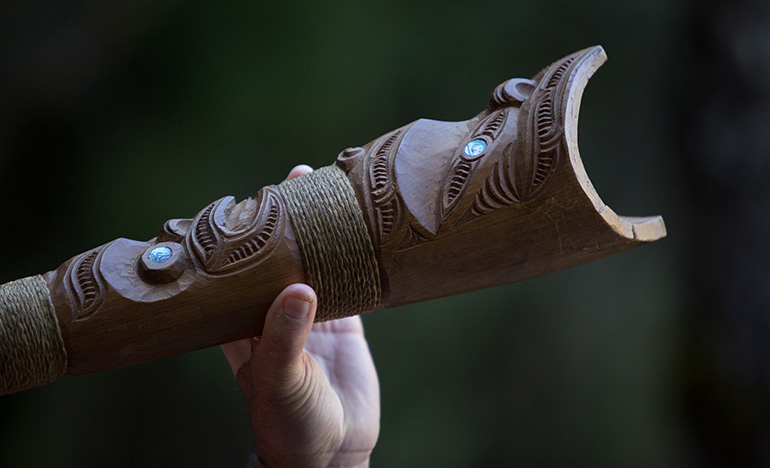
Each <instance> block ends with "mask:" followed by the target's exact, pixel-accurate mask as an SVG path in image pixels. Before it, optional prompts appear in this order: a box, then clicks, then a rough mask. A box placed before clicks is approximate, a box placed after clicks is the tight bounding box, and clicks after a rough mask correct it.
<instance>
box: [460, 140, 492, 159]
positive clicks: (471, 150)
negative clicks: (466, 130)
mask: <svg viewBox="0 0 770 468" xmlns="http://www.w3.org/2000/svg"><path fill="white" fill-rule="evenodd" d="M485 149H487V142H486V141H484V140H482V139H476V140H471V141H470V142H468V144H467V145H465V148H464V149H463V154H465V156H467V159H469V160H473V159H476V158H478V157H479V156H481V154H482V153H483V152H484V150H485Z"/></svg>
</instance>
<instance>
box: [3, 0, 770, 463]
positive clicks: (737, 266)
mask: <svg viewBox="0 0 770 468" xmlns="http://www.w3.org/2000/svg"><path fill="white" fill-rule="evenodd" d="M594 44H602V45H603V46H604V47H605V49H606V50H607V52H608V54H609V57H610V60H609V62H608V63H607V64H606V65H605V67H603V68H602V70H600V71H599V72H598V73H597V75H596V76H595V77H594V78H593V79H592V80H591V83H590V85H589V87H588V89H587V90H586V95H585V98H584V100H583V109H582V112H581V125H580V132H581V134H580V139H581V141H580V145H581V153H582V155H583V159H584V162H585V165H586V168H587V172H588V173H589V174H590V175H591V178H592V180H593V182H594V184H595V186H596V187H597V190H598V191H599V193H600V194H601V195H602V197H603V199H604V200H605V201H606V202H607V203H608V204H609V205H610V206H612V207H613V209H614V210H615V211H616V212H618V213H620V214H625V215H649V214H656V213H660V214H662V215H663V216H664V218H665V219H666V222H667V226H668V229H669V237H668V238H667V239H666V240H664V241H661V242H658V243H655V244H653V245H650V246H646V247H643V248H639V249H636V250H633V251H629V252H626V253H623V254H620V255H616V256H613V257H610V258H607V259H604V260H601V261H598V262H594V263H591V264H588V265H585V266H581V267H579V268H576V269H572V270H567V271H563V272H560V273H557V274H553V275H549V276H546V277H542V278H537V279H534V280H530V281H526V282H523V283H518V284H513V285H509V286H505V287H499V288H495V289H492V290H486V291H481V292H477V293H472V294H466V295H462V296H458V297H452V298H447V299H443V300H437V301H433V302H429V303H424V304H416V305H413V306H409V307H402V308H397V309H390V310H382V311H378V312H376V313H373V314H370V315H368V316H366V317H365V318H364V322H365V327H366V330H367V335H368V338H369V341H370V344H371V347H372V351H373V353H374V356H375V361H376V363H377V366H378V370H379V374H380V379H381V385H382V405H383V418H382V432H381V436H380V442H379V444H378V447H377V448H376V450H375V452H374V455H373V460H372V466H374V467H394V466H398V467H447V466H451V467H469V468H470V467H490V466H608V467H614V466H705V465H708V466H738V465H747V466H765V465H768V464H770V450H768V447H770V444H768V442H769V441H770V438H769V437H768V436H770V431H768V422H770V415H769V414H768V409H769V408H768V401H770V400H768V389H770V384H769V383H768V382H769V381H770V372H768V363H770V353H769V350H770V347H768V346H767V343H768V340H767V337H768V336H769V335H770V314H768V312H770V297H769V296H770V294H769V293H768V290H770V252H769V249H768V247H767V240H768V238H770V237H769V236H768V235H770V226H768V224H769V223H770V222H769V221H768V219H769V218H770V217H769V216H768V201H770V191H769V189H768V188H767V185H768V184H767V183H766V180H767V176H768V175H770V174H769V173H770V169H769V168H770V164H769V163H768V160H769V156H768V148H770V144H768V143H770V142H769V141H768V139H769V138H770V137H769V136H768V135H769V134H770V132H768V131H767V127H768V123H770V117H769V116H770V105H768V97H769V96H770V13H769V12H768V7H767V6H766V2H760V1H748V0H740V1H737V2H730V3H729V6H728V5H727V4H726V2H725V4H724V5H723V4H722V2H718V1H716V0H715V1H700V2H699V1H695V0H672V1H667V2H647V1H641V0H630V1H626V2H614V1H609V0H584V1H582V2H574V1H567V0H553V1H550V2H535V1H529V2H524V1H521V0H516V1H505V2H503V1H486V0H481V1H477V2H472V3H469V2H457V1H443V2H436V1H424V2H414V1H404V0H396V1H391V2H379V3H374V2H371V3H369V2H354V1H350V0H348V1H341V2H334V3H324V2H239V1H234V0H229V1H222V2H204V1H199V0H164V1H148V0H134V1H117V2H109V3H107V2H99V1H95V0H70V1H64V2H62V1H58V2H53V1H50V0H27V1H23V2H22V1H19V0H9V1H6V2H3V3H2V4H0V213H2V216H3V219H4V221H3V229H0V246H2V261H0V280H2V281H8V280H11V279H15V278H18V277H22V276H26V275H30V274H35V273H39V272H43V271H47V270H50V269H52V268H55V267H56V266H58V265H59V264H60V263H61V262H63V261H64V260H66V259H67V258H69V257H70V256H72V255H73V254H75V253H78V252H82V251H84V250H87V249H89V248H91V247H93V246H96V245H99V244H102V243H105V242H108V241H110V240H112V239H114V238H116V237H128V238H134V239H146V238H149V237H152V236H153V235H154V233H155V232H156V231H157V229H158V228H159V227H160V226H161V225H162V223H163V222H164V221H165V220H166V219H168V218H172V217H189V216H192V215H194V214H195V213H196V212H197V211H198V210H199V209H200V208H201V207H203V206H204V205H205V204H206V203H208V202H209V201H211V200H214V199H216V198H219V197H221V196H223V195H226V194H232V195H234V196H236V197H237V198H239V199H240V198H243V197H245V196H248V195H251V194H254V193H255V192H256V191H257V189H258V188H260V187H262V186H263V185H267V184H271V183H276V182H278V181H280V180H281V179H282V178H283V177H284V176H285V174H286V173H287V172H288V171H289V169H291V167H292V166H294V165H295V164H297V163H300V162H306V163H309V164H311V165H314V166H316V167H318V166H322V165H326V164H329V163H331V162H332V161H333V159H334V158H335V157H336V155H337V153H338V152H339V151H340V150H341V149H342V148H345V147H347V146H354V145H360V144H363V143H366V142H368V141H369V140H371V139H373V138H375V137H377V136H379V135H381V134H382V133H384V132H386V131H389V130H391V129H393V128H396V127H398V126H401V125H403V124H405V123H408V122H410V121H412V120H415V119H417V118H420V117H430V118H435V119H444V120H461V119H466V118H469V117H470V116H472V115H475V114H476V113H477V112H478V111H479V110H481V109H482V108H483V106H484V105H485V104H486V102H487V97H488V95H489V93H490V92H491V90H492V89H494V87H495V86H496V85H497V84H499V83H500V82H502V81H504V80H506V79H508V78H512V77H517V76H520V77H530V76H532V75H534V74H535V73H536V72H537V71H538V70H539V69H540V68H542V67H544V66H546V65H547V64H549V63H550V62H552V61H554V60H556V59H558V58H560V57H562V56H564V55H566V54H568V53H571V52H573V51H575V50H578V49H581V48H584V47H587V46H590V45H594ZM252 449H253V442H252V440H251V434H250V428H249V423H248V415H247V412H246V408H245V404H244V402H243V400H242V397H241V395H240V393H239V392H238V390H237V388H236V386H235V383H234V381H233V379H232V376H231V374H230V370H229V367H228V366H227V364H226V362H225V360H224V357H223V356H222V355H221V352H220V351H219V349H217V348H213V349H207V350H203V351H199V352H195V353H190V354H187V355H183V356H178V357H174V358H169V359H165V360H161V361H158V362H153V363H148V364H143V365H138V366H133V367H129V368H124V369H117V370H113V371H108V372H103V373H100V374H96V375H88V376H81V377H67V378H64V379H61V380H59V381H57V382H55V383H53V384H51V385H48V386H45V387H42V388H39V389H35V390H30V391H27V392H23V393H20V394H16V395H11V396H6V397H3V398H1V399H0V466H2V467H6V468H11V467H13V468H16V467H36V466H57V467H70V466H72V467H75V466H77V467H90V466H111V467H123V466H126V467H128V466H144V467H155V466H157V467H166V466H202V467H210V466H222V467H225V466H236V467H239V466H242V465H243V464H244V463H245V460H246V458H247V457H248V455H249V453H250V452H251V451H252Z"/></svg>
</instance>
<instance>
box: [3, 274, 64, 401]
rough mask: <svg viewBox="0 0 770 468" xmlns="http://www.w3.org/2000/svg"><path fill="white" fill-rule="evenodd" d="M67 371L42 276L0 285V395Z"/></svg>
mask: <svg viewBox="0 0 770 468" xmlns="http://www.w3.org/2000/svg"><path fill="white" fill-rule="evenodd" d="M66 371H67V352H66V350H65V349H64V340H63V339H62V336H61V330H60V329H59V321H58V319H57V318H56V313H55V312H54V308H53V304H52V303H51V294H50V292H49V291H48V285H47V284H46V282H45V280H44V279H43V277H42V276H40V275H37V276H30V277H28V278H22V279H20V280H16V281H11V282H10V283H5V284H3V285H2V286H0V395H6V394H9V393H14V392H19V391H21V390H26V389H28V388H32V387H37V386H39V385H43V384H46V383H48V382H51V381H53V380H55V379H57V378H59V377H61V376H62V375H64V374H65V372H66Z"/></svg>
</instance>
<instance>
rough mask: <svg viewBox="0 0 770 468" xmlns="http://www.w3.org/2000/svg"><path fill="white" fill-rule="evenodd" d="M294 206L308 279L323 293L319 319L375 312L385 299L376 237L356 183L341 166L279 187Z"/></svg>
mask: <svg viewBox="0 0 770 468" xmlns="http://www.w3.org/2000/svg"><path fill="white" fill-rule="evenodd" d="M278 189H279V190H280V192H281V195H282V196H283V198H284V200H285V201H286V205H287V207H288V210H289V217H290V218H291V224H292V227H293V228H294V233H295V235H296V237H297V245H298V246H299V250H300V254H301V256H302V263H303V264H304V266H305V272H306V273H307V278H308V284H309V285H310V286H311V287H313V289H315V291H316V294H317V295H318V312H317V313H316V321H317V322H324V321H327V320H333V319H337V318H342V317H348V316H350V315H356V314H362V313H364V312H371V311H373V310H375V309H377V308H378V307H379V306H380V304H381V302H382V290H381V286H380V272H379V267H378V265H377V257H376V255H375V253H374V247H373V245H372V239H371V237H370V236H369V231H368V229H367V227H366V222H365V221H364V215H363V213H362V212H361V207H360V206H359V204H358V199H357V198H356V195H355V192H354V191H353V186H352V185H350V181H349V180H348V178H347V176H346V175H345V173H344V172H343V171H342V170H341V169H340V168H338V167H336V166H327V167H322V168H320V169H318V170H316V171H314V172H311V173H309V174H306V175H304V176H302V177H297V178H295V179H291V180H287V181H285V182H283V183H281V184H280V185H279V186H278Z"/></svg>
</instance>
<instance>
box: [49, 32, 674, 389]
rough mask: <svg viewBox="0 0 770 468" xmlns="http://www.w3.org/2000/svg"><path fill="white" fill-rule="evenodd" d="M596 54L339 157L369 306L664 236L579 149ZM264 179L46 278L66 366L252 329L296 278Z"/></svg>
mask: <svg viewBox="0 0 770 468" xmlns="http://www.w3.org/2000/svg"><path fill="white" fill-rule="evenodd" d="M604 60H605V56H604V51H603V50H602V49H601V48H600V47H594V48H590V49H586V50H583V51H580V52H577V53H575V54H572V55H570V56H568V57H566V58H564V59H562V60H560V61H558V62H556V63H554V64H553V65H551V66H549V67H547V68H546V69H544V70H543V71H542V72H540V73H539V74H537V75H536V76H535V77H533V78H532V79H511V80H508V81H506V82H505V83H503V84H501V85H500V86H498V87H497V88H496V89H495V90H494V91H493V93H492V95H491V98H490V100H489V102H488V105H487V107H486V109H485V110H484V111H483V112H481V113H480V114H478V115H477V116H475V117H473V118H472V119H470V120H467V121H462V122H440V121H435V120H428V119H420V120H417V121H416V122H413V123H411V124H409V125H406V126H404V127H402V128H399V129H397V130H394V131H392V132H390V133H388V134H386V135H383V136H382V137H380V138H377V139H375V140H373V141H372V142H370V143H368V144H366V145H364V146H362V147H353V148H348V149H346V150H344V151H342V152H341V153H340V154H339V156H338V157H337V161H336V164H337V166H338V167H339V168H341V169H342V170H343V171H344V172H345V174H346V175H347V177H348V179H349V181H350V183H351V184H352V187H353V190H354V192H355V195H356V198H357V199H358V203H359V205H360V209H361V211H362V213H363V219H364V220H365V223H366V224H367V227H368V230H369V234H370V236H371V241H372V244H373V246H374V250H375V254H376V258H377V262H378V264H379V278H380V280H381V283H382V284H381V288H382V305H383V306H386V307H387V306H395V305H400V304H405V303H410V302H415V301H421V300H427V299H432V298H436V297H442V296H447V295H451V294H458V293H462V292H465V291H471V290H475V289H480V288H486V287H490V286H495V285H499V284H503V283H508V282H513V281H519V280H523V279H526V278H529V277H533V276H536V275H541V274H545V273H549V272H552V271H556V270H559V269H562V268H566V267H569V266H573V265H577V264H580V263H584V262H587V261H590V260H593V259H596V258H599V257H602V256H604V255H608V254H612V253H615V252H619V251H621V250H624V249H627V248H629V247H633V246H636V245H640V244H642V243H644V242H648V241H652V240H655V239H658V238H660V237H663V236H664V235H665V228H664V225H663V221H662V219H661V218H660V217H651V218H628V217H622V216H618V215H616V214H615V213H614V212H613V211H612V210H611V209H610V208H609V207H607V206H606V205H605V204H604V203H603V202H602V201H601V199H600V198H599V196H598V195H597V194H596V192H595V190H594V189H593V187H592V185H591V182H590V181H589V180H588V177H587V175H586V174H585V170H584V169H583V166H582V162H581V160H580V156H579V154H578V149H577V115H578V110H579V106H580V99H581V96H582V92H583V89H584V87H585V85H586V83H587V81H588V79H589V78H590V76H591V75H592V74H593V72H594V71H595V70H596V69H597V68H598V67H599V66H600V65H601V63H603V61H604ZM296 238H297V237H296V233H295V231H294V228H293V226H292V220H291V219H290V217H289V214H288V210H287V204H286V202H285V200H284V198H283V197H282V195H281V192H280V191H279V190H278V189H277V188H276V187H275V186H269V187H265V188H263V189H262V190H260V191H259V193H258V194H257V196H256V197H255V198H249V199H246V200H244V201H241V202H240V203H237V204H236V203H235V200H234V199H233V198H232V197H225V198H222V199H220V200H218V201H215V202H214V203H212V204H210V205H209V206H207V207H205V208H204V209H203V210H202V211H201V212H200V213H198V214H197V215H196V216H195V217H194V218H193V219H175V220H171V221H168V222H167V223H166V224H165V225H164V226H163V227H162V228H161V230H160V232H159V233H158V236H157V237H156V238H154V239H152V240H150V241H148V242H138V241H133V240H128V239H117V240H115V241H113V242H111V243H109V244H106V245H103V246H101V247H98V248H96V249H93V250H91V251H88V252H86V253H84V254H81V255H79V256H76V257H74V258H72V259H71V260H69V261H67V262H66V263H64V264H63V265H61V266H60V267H59V268H58V269H56V270H54V271H52V272H49V273H47V274H46V275H45V279H46V281H47V283H48V286H49V289H50V291H51V297H52V300H53V304H54V307H55V310H56V314H57V317H58V319H59V322H60V326H61V329H62V334H63V338H64V341H65V345H66V349H67V357H68V363H69V364H68V365H69V369H68V372H69V373H73V374H79V373H86V372H94V371H99V370H102V369H108V368H112V367H117V366H122V365H128V364H132V363H137V362H142V361H146V360H150V359H155V358H160V357H163V356H169V355H173V354H177V353H182V352H186V351H191V350H194V349H198V348H202V347H206V346H211V345H215V344H219V343H223V342H227V341H232V340H235V339H239V338H245V337H249V336H255V335H258V334H259V333H260V331H261V329H262V326H263V321H264V313H265V311H266V310H267V308H268V306H269V304H270V303H271V302H272V300H273V298H274V297H275V296H276V295H277V294H278V293H279V292H280V291H281V290H282V289H283V288H284V287H285V286H287V285H289V284H291V283H294V282H304V281H306V279H307V278H306V272H305V269H304V267H303V263H302V262H303V260H302V256H301V252H300V250H299V247H298V245H297V242H296Z"/></svg>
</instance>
